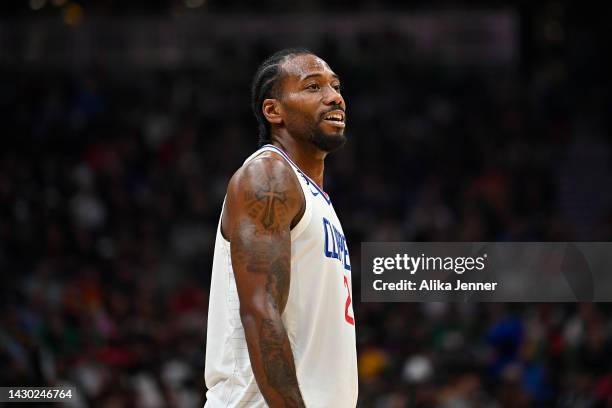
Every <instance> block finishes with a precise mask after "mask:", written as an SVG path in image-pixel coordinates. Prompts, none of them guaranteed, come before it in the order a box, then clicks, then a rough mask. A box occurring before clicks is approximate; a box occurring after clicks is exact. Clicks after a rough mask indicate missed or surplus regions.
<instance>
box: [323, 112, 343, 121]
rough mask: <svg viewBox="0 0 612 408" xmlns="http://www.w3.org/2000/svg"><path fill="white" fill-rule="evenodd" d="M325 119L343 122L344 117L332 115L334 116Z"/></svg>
mask: <svg viewBox="0 0 612 408" xmlns="http://www.w3.org/2000/svg"><path fill="white" fill-rule="evenodd" d="M325 119H327V120H333V121H338V122H341V121H342V115H338V114H332V115H328V116H326V117H325Z"/></svg>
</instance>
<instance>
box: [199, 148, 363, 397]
mask: <svg viewBox="0 0 612 408" xmlns="http://www.w3.org/2000/svg"><path fill="white" fill-rule="evenodd" d="M264 151H271V152H275V153H277V154H279V155H280V156H282V157H283V158H284V159H285V160H286V161H287V162H288V163H289V164H290V165H291V168H292V169H293V170H294V172H295V174H296V175H297V178H298V180H299V182H300V185H301V187H302V190H303V192H304V197H305V200H306V208H305V211H304V215H303V216H302V218H301V220H300V221H299V222H298V224H297V225H296V226H295V227H294V228H293V229H292V230H291V283H290V289H289V297H288V299H287V305H286V306H285V310H284V312H283V314H282V316H281V318H282V321H283V324H284V326H285V329H286V331H287V335H288V337H289V341H290V343H291V349H292V351H293V356H294V359H295V367H296V372H297V380H298V383H299V387H300V391H301V393H302V397H303V398H304V402H305V404H306V407H308V408H332V407H333V408H343V407H351V408H353V407H355V405H356V404H357V352H356V343H355V320H354V315H353V306H352V291H351V263H350V260H349V253H348V250H347V244H346V240H345V238H344V233H343V232H342V227H341V226H340V221H338V217H337V216H336V212H335V211H334V207H333V206H332V203H331V201H330V200H329V197H328V196H327V194H325V192H323V191H322V190H321V189H319V187H318V186H317V185H316V184H315V183H314V182H313V181H312V180H310V179H309V178H308V176H306V175H305V174H304V173H303V172H302V171H301V170H300V169H299V168H298V167H297V166H296V165H295V164H294V163H293V162H292V161H291V159H290V158H289V157H288V156H287V155H286V154H285V153H284V152H283V151H281V150H280V149H278V148H277V147H275V146H272V145H266V146H263V147H262V148H261V149H259V150H258V151H257V152H255V153H254V154H252V155H251V156H250V157H249V158H248V159H247V160H246V161H245V163H247V162H249V161H250V160H252V159H253V158H254V157H256V156H257V155H259V154H261V153H262V152H264ZM220 226H221V221H219V227H218V228H217V238H216V242H215V252H214V259H213V270H212V281H211V287H210V302H209V309H208V332H207V346H206V369H205V379H206V386H207V387H208V392H207V393H206V398H207V402H206V405H205V406H206V407H209V408H217V407H223V408H225V407H266V406H267V405H266V402H265V400H264V398H263V396H262V394H261V392H260V391H259V388H258V386H257V383H256V381H255V376H254V375H253V371H252V369H251V362H250V359H249V353H248V350H247V344H246V340H245V337H244V329H243V327H242V323H241V321H240V314H239V300H238V294H237V291H236V283H235V281H234V273H233V271H232V263H231V256H230V243H229V242H228V241H226V240H225V239H224V238H223V236H222V235H221V229H220V228H221V227H220Z"/></svg>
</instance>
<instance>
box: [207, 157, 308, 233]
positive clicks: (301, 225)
mask: <svg viewBox="0 0 612 408" xmlns="http://www.w3.org/2000/svg"><path fill="white" fill-rule="evenodd" d="M263 152H272V153H274V154H276V155H278V156H280V157H281V158H282V159H283V161H284V162H285V163H287V165H288V166H289V168H290V169H291V172H292V173H293V176H294V177H295V179H296V181H297V183H298V186H300V192H301V193H302V197H303V199H304V212H303V213H302V216H301V217H300V219H299V220H298V222H297V223H296V224H295V225H294V226H293V227H292V228H291V229H290V231H289V232H290V234H291V238H292V239H295V238H297V237H298V235H300V234H301V233H302V232H303V231H304V229H305V228H306V226H307V225H308V222H309V221H310V218H311V216H312V203H311V202H310V200H309V199H308V198H309V197H308V196H307V195H306V193H305V192H304V187H303V186H302V182H301V181H300V178H299V175H298V173H297V172H296V170H295V169H294V168H293V165H292V164H291V163H289V162H288V161H287V159H285V158H284V157H283V155H282V154H280V153H278V152H276V151H274V150H271V149H264V150H261V151H260V152H259V153H260V154H261V153H263ZM257 156H259V154H256V155H253V156H251V157H250V158H249V159H248V160H247V162H248V161H251V160H252V159H254V158H255V157H257ZM247 162H245V163H244V164H246V163H247ZM226 199H227V195H226V196H225V197H224V198H223V204H222V205H221V216H220V217H219V226H218V227H217V228H218V230H219V235H220V236H221V238H222V239H223V241H224V242H225V243H227V244H230V242H231V241H230V240H229V239H228V238H227V237H226V236H225V234H224V233H223V228H222V223H223V211H225V201H226Z"/></svg>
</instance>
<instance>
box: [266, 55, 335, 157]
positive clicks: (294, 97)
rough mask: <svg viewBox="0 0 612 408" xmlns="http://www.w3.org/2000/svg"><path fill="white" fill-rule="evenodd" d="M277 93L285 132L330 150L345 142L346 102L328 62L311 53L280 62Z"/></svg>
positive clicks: (327, 150) (322, 148) (321, 148)
mask: <svg viewBox="0 0 612 408" xmlns="http://www.w3.org/2000/svg"><path fill="white" fill-rule="evenodd" d="M282 69H283V71H284V75H283V78H282V80H281V83H280V86H279V90H278V95H279V102H280V108H281V109H280V113H281V116H282V118H283V124H284V126H285V127H286V128H287V130H288V132H289V133H290V134H291V135H292V136H294V137H298V138H303V139H305V140H308V141H310V142H311V143H313V144H314V145H315V146H316V147H318V148H319V149H320V150H323V151H325V152H333V151H335V150H337V149H339V148H340V147H342V145H344V143H345V142H346V137H345V136H344V127H345V124H346V116H345V110H346V105H345V103H344V99H343V98H342V95H341V94H340V79H339V78H338V76H337V75H336V74H335V73H334V72H333V71H332V70H331V69H330V68H329V66H328V65H327V63H326V62H325V61H323V60H322V59H320V58H319V57H317V56H315V55H311V54H305V55H298V56H295V57H293V58H290V59H288V60H287V61H285V62H284V63H283V65H282Z"/></svg>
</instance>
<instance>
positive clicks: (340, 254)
mask: <svg viewBox="0 0 612 408" xmlns="http://www.w3.org/2000/svg"><path fill="white" fill-rule="evenodd" d="M323 231H324V232H325V247H324V248H323V253H324V254H325V256H326V257H327V258H332V259H337V260H338V261H340V263H342V264H343V266H344V269H346V270H347V271H350V270H351V260H350V256H349V252H348V247H347V245H346V238H345V237H344V234H342V233H341V232H340V231H338V229H337V228H336V227H335V226H334V225H333V224H332V223H331V222H329V220H328V219H327V218H325V217H323Z"/></svg>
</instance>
